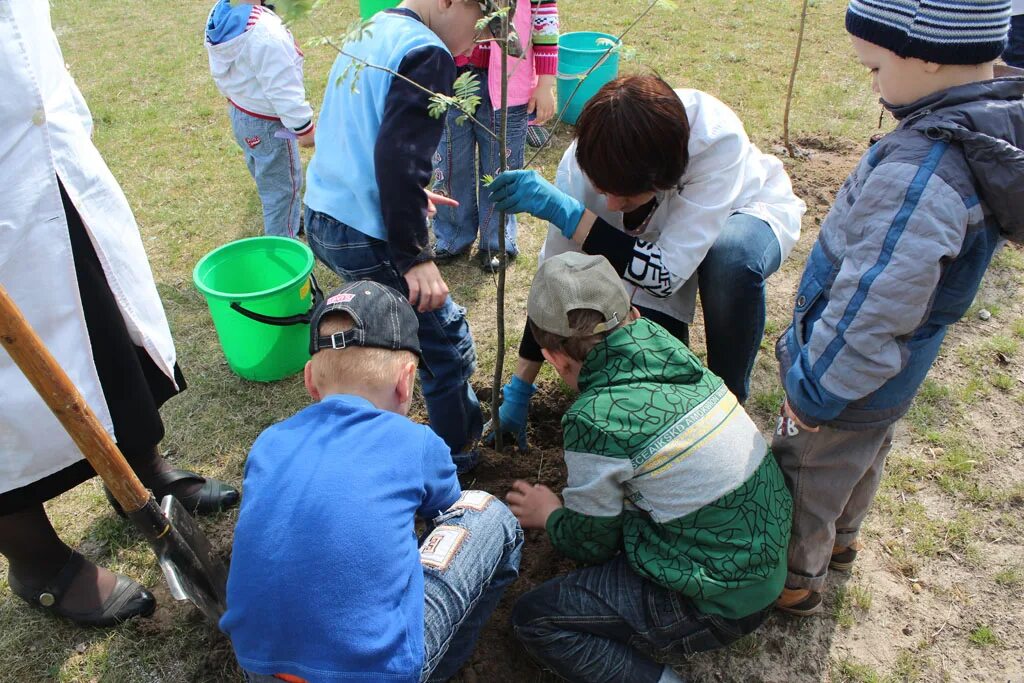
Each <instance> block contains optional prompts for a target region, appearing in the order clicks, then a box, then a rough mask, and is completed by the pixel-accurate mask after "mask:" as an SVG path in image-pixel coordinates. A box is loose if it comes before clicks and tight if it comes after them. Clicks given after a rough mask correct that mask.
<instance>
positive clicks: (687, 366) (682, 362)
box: [579, 318, 708, 392]
mask: <svg viewBox="0 0 1024 683" xmlns="http://www.w3.org/2000/svg"><path fill="white" fill-rule="evenodd" d="M707 372H708V371H707V370H706V369H705V368H704V367H703V366H702V365H701V364H700V361H698V360H697V358H696V356H694V355H693V354H692V353H690V351H689V350H688V349H687V348H686V347H685V346H683V345H682V343H681V342H680V341H679V340H678V339H676V338H675V337H673V336H672V335H671V334H669V333H668V332H667V331H666V330H665V328H663V327H661V326H660V325H656V324H654V323H652V322H651V321H650V320H647V319H645V318H640V319H638V320H635V321H633V322H631V323H629V324H628V325H623V326H622V327H620V328H619V329H617V330H615V331H614V332H612V333H611V334H609V335H608V336H607V337H606V338H605V339H604V340H603V341H601V342H600V343H598V344H597V346H595V347H594V348H593V349H591V351H590V353H588V354H587V357H586V358H585V359H584V361H583V367H582V368H581V369H580V376H579V387H580V391H581V392H584V391H590V390H592V389H598V388H602V387H611V386H618V385H624V384H638V383H651V382H653V383H655V384H697V383H698V382H700V381H701V380H702V379H703V378H704V375H705V373H707Z"/></svg>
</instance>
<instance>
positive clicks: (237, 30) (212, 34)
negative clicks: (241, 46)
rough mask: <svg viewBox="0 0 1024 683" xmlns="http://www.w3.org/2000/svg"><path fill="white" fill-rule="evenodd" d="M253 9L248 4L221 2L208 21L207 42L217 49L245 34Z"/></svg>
mask: <svg viewBox="0 0 1024 683" xmlns="http://www.w3.org/2000/svg"><path fill="white" fill-rule="evenodd" d="M252 7H253V6H252V5H250V4H247V3H238V4H237V5H232V4H231V3H230V2H229V0H220V2H218V3H217V4H216V5H214V6H213V10H211V11H210V17H209V18H208V19H207V20H206V42H208V43H209V44H210V45H211V46H214V47H216V46H219V45H221V44H223V43H226V42H227V41H229V40H231V39H232V38H237V37H238V36H240V35H242V34H243V33H245V27H246V24H247V23H248V21H249V14H250V13H251V12H252Z"/></svg>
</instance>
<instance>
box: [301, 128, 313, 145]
mask: <svg viewBox="0 0 1024 683" xmlns="http://www.w3.org/2000/svg"><path fill="white" fill-rule="evenodd" d="M315 132H316V131H315V130H311V131H309V132H308V133H306V134H305V135H300V136H299V137H298V138H297V140H298V141H299V147H312V146H313V144H314V142H313V133H315Z"/></svg>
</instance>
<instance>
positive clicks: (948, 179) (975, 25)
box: [772, 0, 1024, 616]
mask: <svg viewBox="0 0 1024 683" xmlns="http://www.w3.org/2000/svg"><path fill="white" fill-rule="evenodd" d="M1009 18H1010V0H974V1H973V2H970V3H965V2H961V1H959V0H852V1H851V2H850V4H849V7H848V9H847V13H846V28H847V30H848V31H849V33H850V34H851V36H852V41H853V49H854V51H855V52H856V53H857V56H858V58H859V59H860V61H861V63H862V64H863V65H864V66H865V67H867V68H868V69H870V71H871V74H872V77H873V80H874V90H875V92H877V93H879V94H880V95H881V96H882V104H883V105H884V106H885V107H886V108H887V109H888V110H889V111H890V112H892V114H893V116H895V117H896V118H897V119H899V121H900V124H899V126H897V128H896V130H895V131H893V132H892V133H890V134H889V135H887V136H885V137H883V138H882V139H881V140H880V141H878V142H877V143H875V145H874V146H873V147H871V148H870V149H869V150H868V152H867V153H866V154H865V155H864V158H863V159H862V160H861V162H860V164H859V165H858V166H857V168H856V169H855V170H854V171H853V173H852V174H851V175H850V177H849V178H847V180H846V182H845V183H844V184H843V186H842V187H841V188H840V190H839V193H838V194H837V195H836V201H835V205H834V206H833V207H832V210H831V211H829V214H828V216H827V217H826V218H825V220H824V221H823V222H822V224H821V232H820V233H819V235H818V241H817V242H816V243H815V244H814V247H813V249H812V250H811V254H810V257H809V258H808V260H807V265H806V266H805V267H804V274H803V278H802V280H801V282H800V287H799V290H798V291H797V297H796V307H795V309H794V311H793V323H792V325H791V326H790V327H789V329H788V330H786V332H785V333H784V334H783V335H782V337H781V338H780V339H779V342H778V344H777V346H776V356H777V357H778V359H779V364H780V371H781V376H782V382H783V386H784V387H785V390H786V402H785V404H784V405H783V414H782V417H781V418H780V420H779V425H778V429H777V430H776V434H775V439H774V442H773V443H772V451H773V452H774V453H775V456H776V458H778V460H779V464H780V465H781V466H782V470H783V472H784V473H785V475H786V480H787V484H788V485H789V488H790V491H792V493H793V533H792V536H791V538H790V543H789V574H788V576H787V577H786V590H785V591H783V594H782V597H781V598H779V601H778V603H777V606H778V607H779V608H780V609H782V610H784V611H786V612H789V613H792V614H796V615H799V616H804V615H808V614H813V613H814V612H818V611H820V610H821V604H822V601H821V595H820V593H821V589H822V587H823V586H824V583H825V577H826V575H827V572H828V570H829V569H833V570H837V571H848V570H849V569H850V568H851V566H852V564H853V562H854V558H855V557H856V555H857V551H858V549H859V547H860V546H859V544H858V543H857V536H858V534H859V531H860V527H861V523H862V522H863V521H864V518H865V516H866V515H867V513H868V510H869V508H870V506H871V502H872V500H873V499H874V496H875V492H876V491H877V490H878V484H879V482H880V481H881V478H882V469H883V464H884V462H885V456H886V454H887V453H888V452H889V448H890V446H891V444H892V436H893V429H894V425H895V423H896V421H897V420H899V418H901V417H902V416H903V415H904V414H905V413H906V412H907V410H908V409H909V407H910V403H911V401H912V400H913V398H914V395H915V394H916V393H917V390H918V388H919V387H920V386H921V382H923V381H924V378H925V376H926V375H927V373H928V370H929V368H931V366H932V363H933V362H934V361H935V357H936V355H937V354H938V352H939V347H940V345H941V344H942V339H943V337H945V335H946V329H947V327H948V326H949V325H951V324H953V323H955V322H956V321H957V320H959V319H960V317H961V316H963V314H964V312H965V311H967V309H968V307H969V306H970V305H971V301H972V300H973V299H974V295H975V293H976V292H977V291H978V285H979V284H980V282H981V278H982V275H984V273H985V269H986V268H987V267H988V264H989V261H990V260H991V258H992V254H993V253H994V251H995V249H996V247H997V245H998V244H999V242H1000V240H1001V239H1002V238H1009V239H1013V240H1015V241H1022V240H1024V101H1022V97H1024V78H999V79H996V78H993V64H994V62H995V59H996V58H997V57H998V56H999V53H1000V52H1001V51H1002V49H1003V46H1004V44H1005V41H1006V30H1007V26H1008V24H1009Z"/></svg>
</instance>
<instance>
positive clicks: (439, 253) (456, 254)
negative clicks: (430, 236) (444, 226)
mask: <svg viewBox="0 0 1024 683" xmlns="http://www.w3.org/2000/svg"><path fill="white" fill-rule="evenodd" d="M467 253H469V250H468V249H466V250H464V251H448V250H447V249H435V250H434V263H450V262H451V261H454V260H456V259H459V258H462V257H463V256H465V255H466V254H467Z"/></svg>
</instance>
